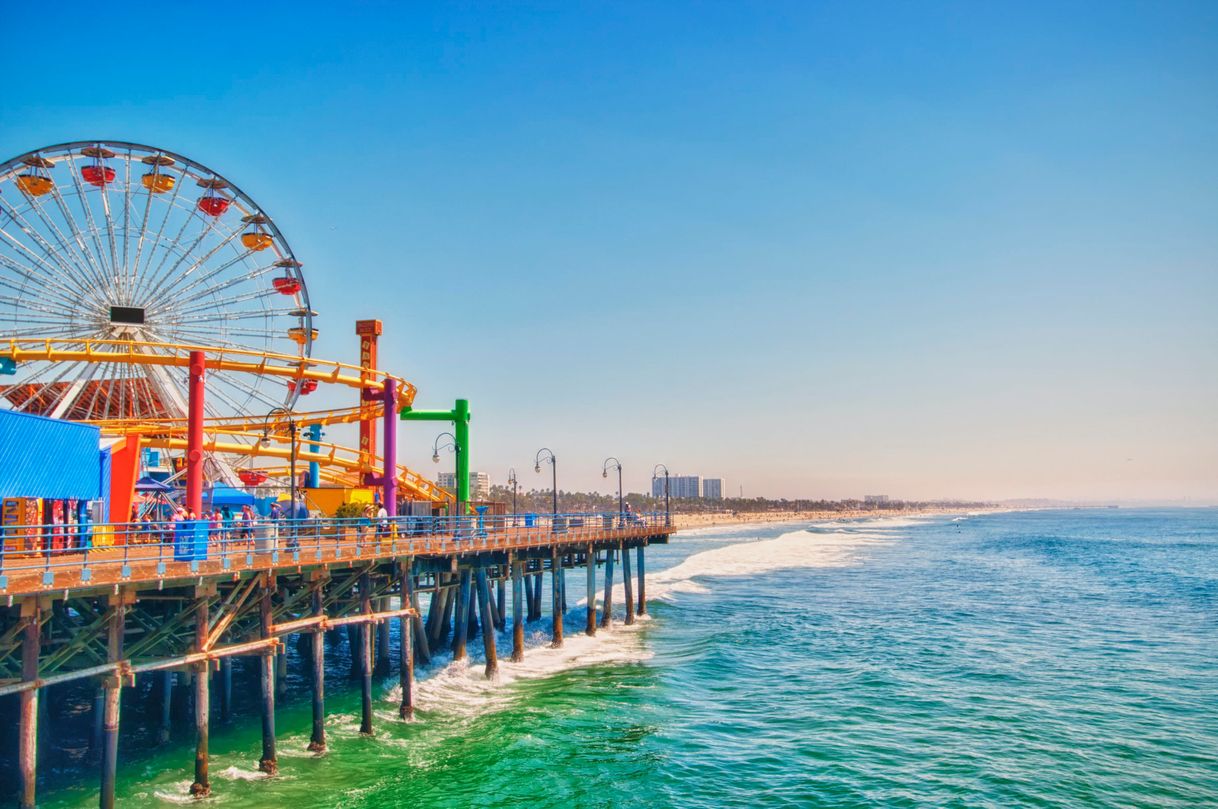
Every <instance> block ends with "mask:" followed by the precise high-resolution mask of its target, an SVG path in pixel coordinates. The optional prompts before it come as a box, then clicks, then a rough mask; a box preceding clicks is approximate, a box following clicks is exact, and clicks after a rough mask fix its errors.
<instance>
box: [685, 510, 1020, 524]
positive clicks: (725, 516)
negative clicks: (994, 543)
mask: <svg viewBox="0 0 1218 809" xmlns="http://www.w3.org/2000/svg"><path fill="white" fill-rule="evenodd" d="M965 510H966V509H952V508H925V509H916V508H910V509H899V510H898V509H880V510H877V509H852V510H847V511H758V512H748V513H732V512H721V513H712V514H674V515H672V523H673V526H674V527H676V528H678V529H691V528H713V527H715V526H720V525H741V524H746V523H775V522H819V521H824V520H857V519H861V518H864V517H905V516H909V515H914V514H916V515H932V514H958V513H961V512H962V511H965ZM1005 510H1006V509H997V508H995V509H984V508H981V509H978V508H969V509H967V511H968V512H969V513H979V512H983V511H984V512H989V511H1005Z"/></svg>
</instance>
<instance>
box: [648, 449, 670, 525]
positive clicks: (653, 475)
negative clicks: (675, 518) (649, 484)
mask: <svg viewBox="0 0 1218 809" xmlns="http://www.w3.org/2000/svg"><path fill="white" fill-rule="evenodd" d="M660 469H663V470H664V525H665V526H669V525H672V517H670V516H669V511H668V467H667V466H665V465H664V464H662V463H658V464H656V465H655V469H652V470H651V479H652V480H655V479H656V478H658V477H659V475H657V474H656V472H657V470H660Z"/></svg>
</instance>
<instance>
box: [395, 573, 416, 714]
mask: <svg viewBox="0 0 1218 809" xmlns="http://www.w3.org/2000/svg"><path fill="white" fill-rule="evenodd" d="M413 568H414V564H413V563H412V562H402V567H401V572H400V574H399V575H400V577H401V585H400V591H401V594H402V599H401V604H402V606H403V607H409V606H411V605H413V603H414V601H415V597H414V571H413ZM416 618H417V616H410V615H403V616H402V617H401V618H399V619H398V634H400V635H401V653H400V657H399V659H398V677H399V682H400V684H401V686H402V704H401V705H400V706H399V707H398V716H399V717H401V718H402V719H411V718H413V717H414V650H413V648H412V644H411V636H412V635H414V628H415V619H416Z"/></svg>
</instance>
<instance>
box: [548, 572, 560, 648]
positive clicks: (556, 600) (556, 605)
mask: <svg viewBox="0 0 1218 809" xmlns="http://www.w3.org/2000/svg"><path fill="white" fill-rule="evenodd" d="M550 589H551V590H552V591H553V592H552V593H551V594H550V595H551V596H552V598H551V599H550V601H551V606H550V610H551V612H553V615H554V631H553V641H552V642H551V643H550V645H551V646H553V647H554V648H555V649H558V648H560V647H561V646H562V562H561V561H560V560H559V558H558V551H557V550H555V551H554V552H553V553H552V554H551V555H550Z"/></svg>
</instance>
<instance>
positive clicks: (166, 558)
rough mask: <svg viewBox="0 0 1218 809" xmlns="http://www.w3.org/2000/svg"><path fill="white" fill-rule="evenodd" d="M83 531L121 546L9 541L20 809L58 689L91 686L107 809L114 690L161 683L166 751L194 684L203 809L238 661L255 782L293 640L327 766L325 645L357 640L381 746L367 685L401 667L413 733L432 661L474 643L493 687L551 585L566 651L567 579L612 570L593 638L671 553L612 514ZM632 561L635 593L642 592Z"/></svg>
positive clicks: (2, 655)
mask: <svg viewBox="0 0 1218 809" xmlns="http://www.w3.org/2000/svg"><path fill="white" fill-rule="evenodd" d="M526 522H527V523H528V524H526ZM190 529H197V530H195V531H194V532H193V533H192V532H191V530H190ZM90 530H91V531H92V532H101V533H106V534H108V535H111V536H121V537H123V542H122V543H121V544H114V545H110V546H107V547H101V548H96V549H94V548H89V547H87V540H88V537H84V536H77V537H66V536H64V535H62V533H57V534H55V535H52V534H50V533H49V532H47V529H46V528H45V527H42V526H32V527H29V528H26V529H17V530H13V529H8V531H7V533H8V535H9V537H10V542H12V537H19V538H21V539H22V540H23V541H24V542H26V543H27V544H26V545H24V546H19V547H17V548H13V547H10V548H9V549H7V550H5V552H4V554H3V556H2V561H3V568H2V573H0V604H3V609H0V696H4V697H7V698H8V699H6V700H4V701H3V702H2V703H0V710H3V711H4V712H5V714H6V723H7V726H9V727H13V726H16V727H17V729H18V734H19V741H18V747H17V750H18V767H19V773H20V781H21V790H20V795H19V800H18V805H19V806H21V807H33V806H35V798H36V788H35V784H36V780H37V766H38V757H39V756H38V752H39V751H38V748H39V744H38V739H39V729H38V724H39V721H40V711H39V703H40V701H41V700H44V699H47V698H48V696H49V695H52V694H54V693H55V690H56V689H57V688H58V687H60V686H63V685H65V684H69V683H74V684H79V682H80V681H82V680H86V681H91V682H93V683H95V684H96V688H97V694H98V698H97V699H96V700H95V701H94V705H93V711H94V712H95V713H96V716H95V717H94V719H95V722H94V727H95V731H94V738H93V742H92V743H93V745H94V746H96V748H97V752H98V754H99V755H98V759H99V761H100V764H99V767H100V773H99V805H100V806H102V807H109V806H113V805H114V786H115V777H116V768H117V761H118V755H119V749H120V740H121V721H120V719H121V717H120V709H119V706H120V696H121V694H120V692H121V690H122V689H124V688H131V687H134V686H136V685H137V683H139V684H142V683H143V682H144V678H154V677H155V678H158V680H157V682H158V686H159V688H158V689H155V690H156V691H159V698H160V699H161V700H163V702H164V711H163V712H162V722H163V723H164V726H163V727H162V728H161V729H160V733H161V735H162V738H168V736H169V727H168V722H169V721H170V720H169V718H170V711H169V700H170V696H171V689H172V687H173V686H172V682H173V681H172V679H171V673H172V672H183V673H186V675H187V677H184V678H183V679H184V680H185V679H189V680H190V681H191V685H190V688H191V689H192V691H193V705H194V716H193V722H194V729H195V739H196V752H195V766H194V782H193V784H192V787H191V792H192V794H194V795H196V796H199V797H202V796H205V795H207V794H209V793H210V791H211V781H210V778H209V775H208V749H207V745H208V733H209V728H210V723H211V721H212V718H213V714H216V713H217V712H219V713H220V715H227V712H228V710H229V707H230V706H231V703H232V696H231V688H232V680H231V671H232V669H231V665H230V664H231V659H232V658H234V657H238V656H244V657H253V658H257V659H258V660H259V665H260V669H259V678H258V679H259V686H258V688H259V699H260V706H261V722H262V750H261V755H260V757H259V760H258V767H259V769H261V770H262V771H263V772H265V773H269V774H274V773H275V772H277V770H278V756H277V752H276V739H275V700H276V697H277V696H279V695H281V694H282V688H283V685H284V674H285V658H284V655H283V649H284V647H285V644H286V643H287V642H288V641H289V638H291V636H293V635H295V636H303V641H304V645H303V646H302V647H301V648H307V649H308V656H309V668H310V671H311V675H310V677H309V680H310V683H311V690H312V703H313V732H312V736H311V738H310V741H309V745H308V749H309V750H311V751H322V750H325V747H326V739H325V682H324V680H325V644H324V642H322V637H323V633H325V632H327V631H330V630H334V629H339V628H342V627H347V628H348V632H349V633H350V635H349V639H350V640H351V641H352V649H353V650H358V658H356V657H355V655H354V654H353V661H354V660H356V659H358V665H359V672H358V674H359V676H360V681H361V691H362V700H361V705H362V714H361V732H363V733H369V734H371V733H372V732H373V730H374V728H373V714H372V703H373V694H372V680H373V676H374V673H377V674H381V675H384V674H387V673H389V671H390V670H391V669H392V668H396V669H397V670H398V673H399V676H400V682H401V686H402V699H401V705H400V709H399V716H400V717H401V718H402V719H409V718H410V717H411V716H412V714H413V710H414V704H413V693H412V692H413V677H414V665H415V664H416V663H419V664H426V663H428V662H429V661H430V659H431V655H432V653H433V650H437V649H439V648H442V647H450V648H451V649H452V651H453V657H454V659H457V660H459V659H462V658H463V657H465V656H466V646H467V645H468V644H470V643H476V642H481V643H482V644H483V648H484V652H485V659H486V667H485V672H486V676H487V677H493V676H494V674H495V672H496V671H497V668H498V657H499V654H500V652H499V650H498V649H496V632H497V631H501V630H506V627H507V623H508V621H509V620H510V621H511V626H512V639H513V640H512V649H511V651H510V659H511V660H512V661H520V660H523V658H524V653H525V650H524V625H525V622H526V621H539V620H543V606H542V603H541V602H542V577H544V576H547V575H548V576H549V577H550V579H551V592H552V594H553V597H552V599H551V604H550V610H549V613H550V615H549V618H550V627H551V637H552V641H551V642H552V644H554V645H556V646H560V645H562V642H563V622H562V615H563V612H564V611H565V610H566V607H567V606H568V605H567V603H566V587H565V581H566V572H567V571H568V570H572V569H578V568H585V573H586V576H587V578H588V581H589V583H594V582H595V580H596V578H597V577H596V572H597V568H598V567H601V568H603V569H604V571H605V576H604V579H603V586H604V591H603V594H602V595H601V597H600V599H599V602H600V603H601V604H602V605H603V609H602V610H601V612H600V614H599V615H598V612H597V603H598V599H597V597H596V588H595V584H593V585H592V586H591V587H590V588H589V593H590V598H589V599H588V607H587V613H588V615H587V624H586V629H585V631H586V632H587V633H588V634H593V633H595V631H596V629H597V627H598V625H599V626H606V625H607V624H608V622H609V620H610V609H611V604H612V599H611V593H612V588H613V584H614V573H613V571H614V568H615V565H614V563H615V562H618V563H619V564H620V569H621V570H622V575H623V578H622V579H621V580H622V581H623V582H624V583H625V585H626V587H625V591H626V593H627V596H626V597H627V599H628V600H630V604H629V605H628V608H627V620H628V621H629V620H631V619H632V616H633V613H634V611H635V609H636V608H637V611H638V612H640V613H641V612H643V611H644V610H645V605H644V572H643V571H644V567H643V559H644V557H645V549H646V548H647V546H648V545H650V544H653V543H666V542H667V541H668V538H669V536H670V535H671V533H672V528H671V527H670V526H669V524H668V521H667V520H666V518H665V517H664V515H637V516H630V517H623V516H622V515H619V514H608V515H606V514H564V515H544V516H536V517H535V516H534V515H528V516H527V517H526V516H525V515H511V516H498V517H426V518H418V517H393V518H389V519H387V520H384V521H374V522H372V523H371V524H368V521H362V522H361V521H357V520H350V521H344V520H336V519H313V520H300V521H291V520H284V521H279V522H277V523H272V524H255V525H254V526H250V527H249V530H248V531H229V530H225V529H222V528H214V527H212V526H210V525H203V526H188V527H186V528H185V529H184V528H182V527H181V526H178V527H176V530H171V528H170V527H168V526H162V527H160V528H157V527H155V526H154V527H152V528H150V527H149V526H148V525H146V524H138V525H134V524H132V525H127V524H122V525H105V526H100V525H95V526H91V527H90ZM243 534H246V535H243ZM82 541H83V542H82ZM74 543H75V544H76V545H77V547H72V545H73V544H74ZM81 544H84V545H85V546H84V547H80V545H81ZM27 547H28V548H30V549H37V550H29V551H26V550H24V549H23V548H27ZM632 554H633V555H634V556H635V561H636V562H637V564H636V571H637V581H632V580H631V573H630V561H631V560H630V557H631V555H632ZM509 586H510V588H511V597H510V604H509V599H508V598H507V589H508V587H509ZM632 590H633V591H634V592H636V593H637V595H638V603H637V605H636V604H635V603H634V601H633V600H632V599H631V592H632ZM424 601H425V602H426V605H425V606H424V604H423V602H424ZM509 607H510V617H509ZM389 621H398V622H399V625H400V630H401V632H400V638H401V642H400V643H399V648H398V649H397V654H396V655H394V654H392V653H391V650H390V649H389V633H388V631H387V630H388V623H387V622H389ZM479 632H480V639H479ZM299 639H300V638H298V640H299ZM213 674H215V675H216V676H215V677H213ZM213 679H214V680H215V681H216V683H214V684H213ZM217 686H218V690H219V694H218V700H217V703H218V704H217V706H216V708H215V709H213V705H212V703H213V700H212V696H213V694H212V690H213V688H216V687H217Z"/></svg>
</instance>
